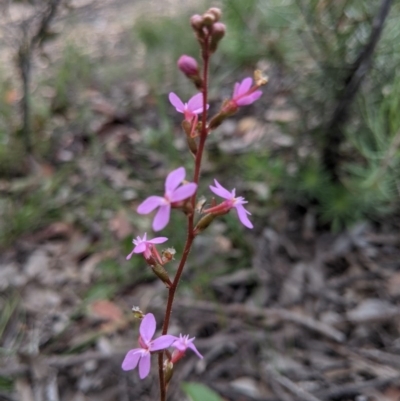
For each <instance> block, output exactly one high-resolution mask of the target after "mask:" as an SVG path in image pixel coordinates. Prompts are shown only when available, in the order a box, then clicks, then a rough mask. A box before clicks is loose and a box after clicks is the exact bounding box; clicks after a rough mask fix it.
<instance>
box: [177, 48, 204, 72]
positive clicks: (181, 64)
mask: <svg viewBox="0 0 400 401" xmlns="http://www.w3.org/2000/svg"><path fill="white" fill-rule="evenodd" d="M177 64H178V68H179V69H180V70H181V71H182V72H183V73H184V74H185V75H187V76H189V77H190V76H192V75H198V74H199V66H198V64H197V61H196V60H195V59H194V58H193V57H190V56H187V55H186V54H184V55H182V56H181V57H179V60H178V63H177Z"/></svg>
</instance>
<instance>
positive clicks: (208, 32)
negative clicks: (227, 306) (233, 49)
mask: <svg viewBox="0 0 400 401" xmlns="http://www.w3.org/2000/svg"><path fill="white" fill-rule="evenodd" d="M221 15H222V13H221V10H220V9H219V8H217V7H211V8H209V9H208V10H207V11H206V12H205V13H204V14H203V15H199V14H195V15H193V16H192V17H191V18H190V24H191V25H192V28H193V30H194V33H195V35H196V38H197V40H198V41H199V43H200V46H201V47H203V46H204V44H205V42H207V41H209V44H210V45H209V52H210V53H214V52H215V51H216V50H217V47H218V43H219V41H220V40H221V39H222V38H223V37H224V35H225V31H226V26H225V24H223V23H222V22H219V20H220V18H221Z"/></svg>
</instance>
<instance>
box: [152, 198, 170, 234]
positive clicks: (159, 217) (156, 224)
mask: <svg viewBox="0 0 400 401" xmlns="http://www.w3.org/2000/svg"><path fill="white" fill-rule="evenodd" d="M170 212H171V205H170V204H169V203H168V204H167V205H163V206H161V207H160V208H159V209H158V212H157V214H156V216H155V217H154V220H153V230H154V231H161V230H162V229H163V228H164V227H165V226H166V225H167V224H168V222H169V215H170Z"/></svg>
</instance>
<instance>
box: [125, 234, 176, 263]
mask: <svg viewBox="0 0 400 401" xmlns="http://www.w3.org/2000/svg"><path fill="white" fill-rule="evenodd" d="M165 241H168V238H167V237H157V238H153V239H149V240H148V239H147V233H144V235H143V238H140V237H139V236H138V237H137V238H136V239H134V240H133V241H132V242H133V244H134V245H135V247H134V248H133V250H132V252H131V253H130V254H129V255H128V256H127V257H126V260H129V259H130V258H131V257H132V255H133V254H134V253H143V256H144V258H145V259H146V260H151V259H156V260H157V262H158V263H160V265H162V264H163V263H162V260H161V257H160V254H159V253H158V252H157V249H156V247H155V246H154V244H162V243H163V242H165Z"/></svg>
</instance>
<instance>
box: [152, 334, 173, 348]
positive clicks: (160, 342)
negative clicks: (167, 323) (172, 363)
mask: <svg viewBox="0 0 400 401" xmlns="http://www.w3.org/2000/svg"><path fill="white" fill-rule="evenodd" d="M176 340H177V337H175V336H172V335H170V334H165V335H164V336H160V337H158V338H156V339H155V340H154V341H152V342H151V346H150V351H159V350H161V349H165V348H168V347H170V346H171V344H172V343H173V342H174V341H176Z"/></svg>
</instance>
